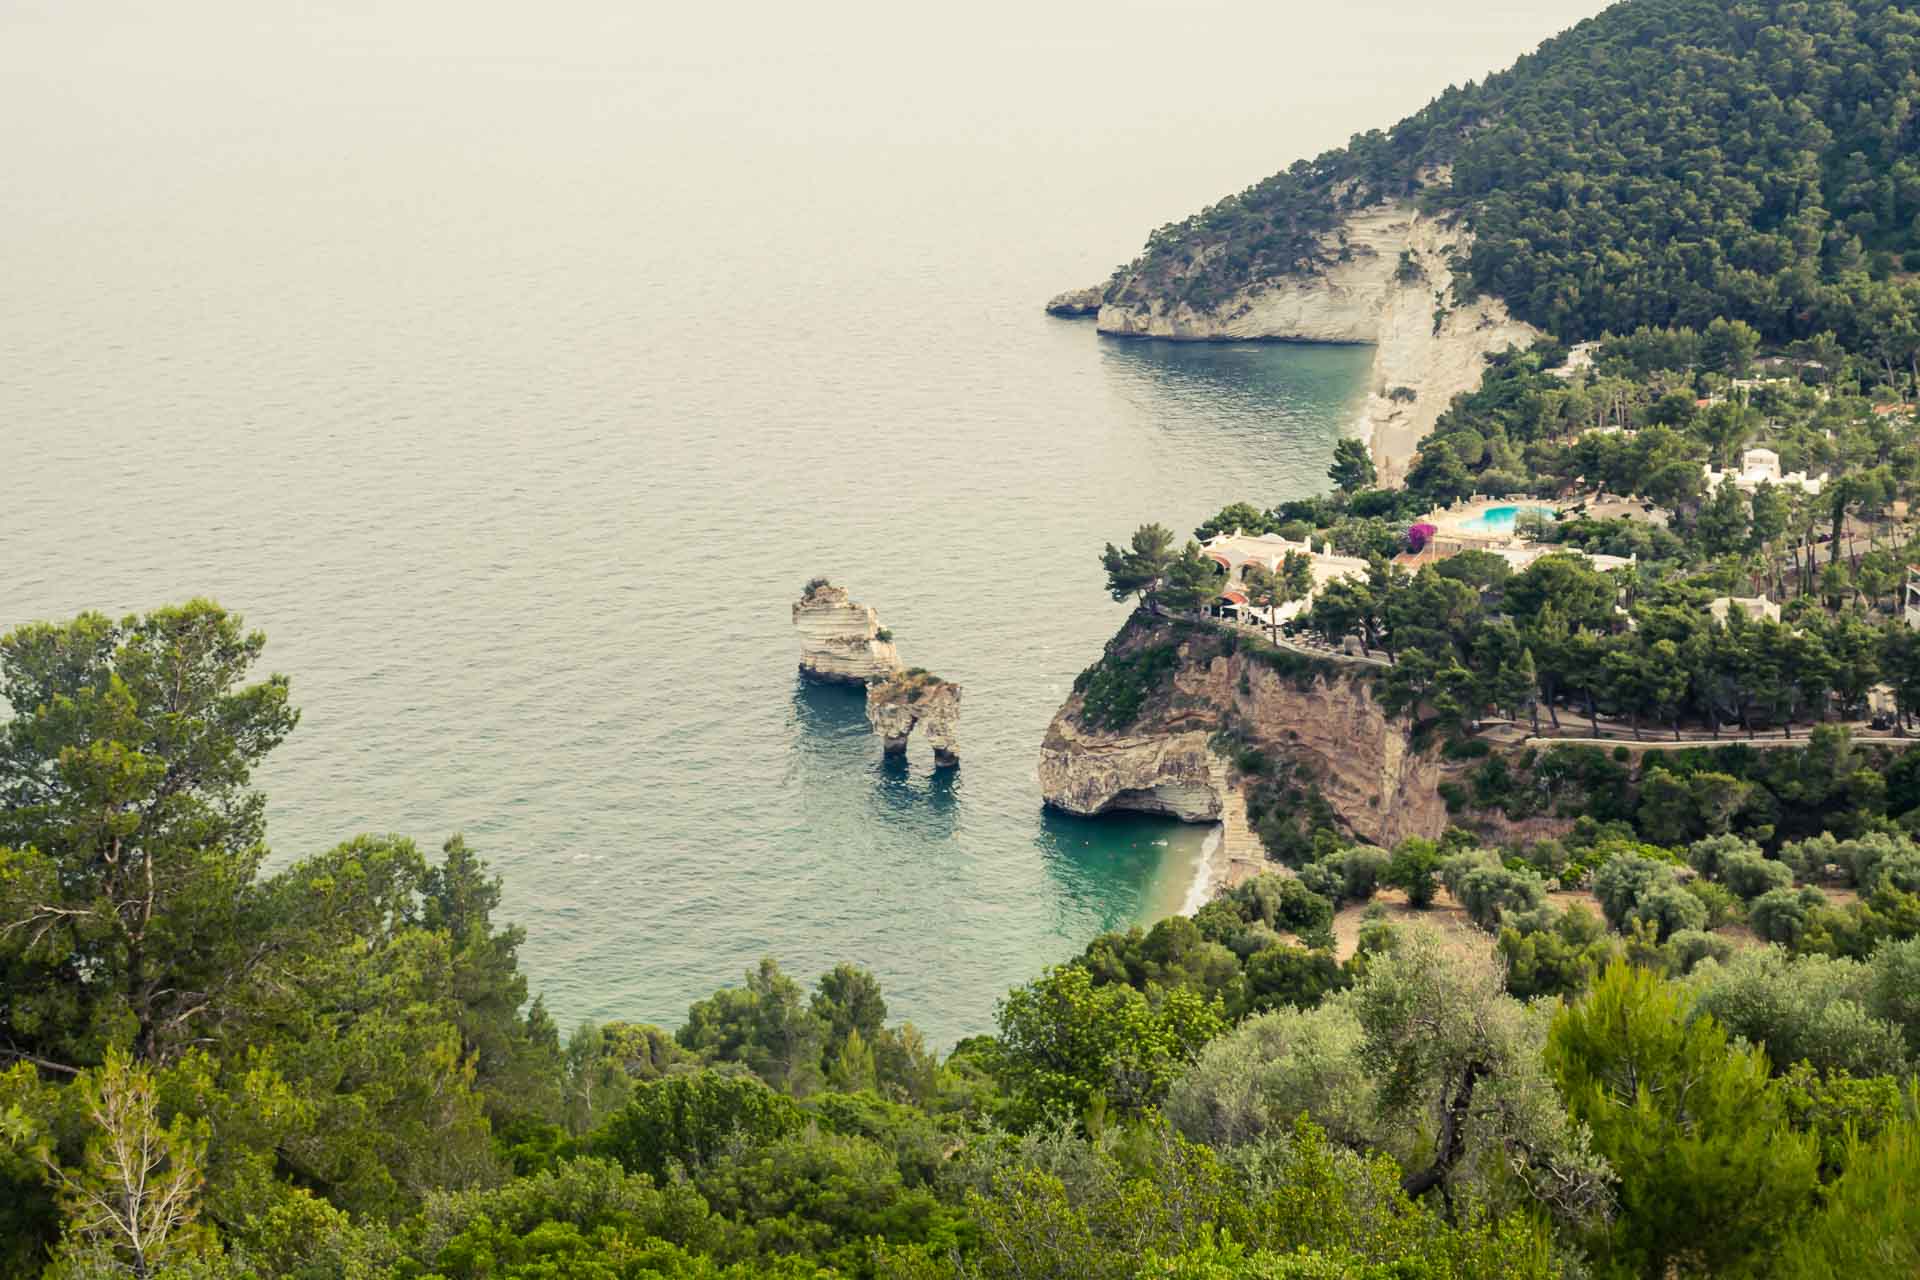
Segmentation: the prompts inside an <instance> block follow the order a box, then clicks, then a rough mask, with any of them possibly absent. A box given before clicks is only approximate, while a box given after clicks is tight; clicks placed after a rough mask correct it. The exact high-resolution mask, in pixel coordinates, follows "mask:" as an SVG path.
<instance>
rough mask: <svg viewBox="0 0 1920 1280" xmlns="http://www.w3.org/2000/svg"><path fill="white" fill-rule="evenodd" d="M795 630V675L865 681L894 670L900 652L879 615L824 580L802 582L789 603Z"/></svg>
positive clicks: (843, 681) (831, 680) (830, 680)
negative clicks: (803, 585)
mask: <svg viewBox="0 0 1920 1280" xmlns="http://www.w3.org/2000/svg"><path fill="white" fill-rule="evenodd" d="M793 625H794V627H795V628H797V629H798V630H799V632H800V674H801V675H803V676H806V677H807V678H809V679H812V680H821V681H825V682H827V683H830V684H866V683H868V682H869V681H872V680H885V679H887V678H888V677H890V676H892V675H893V674H894V673H895V672H897V671H898V670H900V655H899V653H898V651H896V650H895V649H894V647H893V640H892V638H891V637H890V636H888V635H886V633H885V631H884V629H883V628H882V627H881V626H880V619H879V616H878V615H877V614H875V613H874V611H873V610H872V609H871V608H869V607H868V606H866V605H863V604H855V603H854V602H853V601H852V600H849V599H848V598H847V592H846V589H845V588H844V587H836V586H834V585H833V584H832V583H830V582H828V581H827V580H826V579H824V578H816V579H814V580H813V581H812V582H810V583H808V584H807V589H806V593H805V594H804V595H802V596H801V597H800V599H799V600H798V601H796V602H795V603H794V606H793Z"/></svg>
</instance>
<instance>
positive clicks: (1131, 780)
mask: <svg viewBox="0 0 1920 1280" xmlns="http://www.w3.org/2000/svg"><path fill="white" fill-rule="evenodd" d="M1074 709H1076V708H1075V706H1074V703H1072V702H1069V703H1068V704H1067V707H1066V708H1063V709H1062V710H1061V713H1060V714H1059V715H1057V716H1055V717H1054V719H1053V723H1052V725H1050V726H1048V728H1047V738H1046V743H1045V745H1044V746H1042V747H1041V750H1040V795H1041V798H1042V799H1044V800H1045V801H1046V802H1047V803H1048V804H1050V805H1052V806H1053V807H1054V808H1056V809H1064V810H1066V811H1067V812H1068V813H1077V814H1080V815H1081V816H1083V817H1091V816H1093V815H1094V814H1099V813H1106V812H1108V811H1109V810H1114V809H1133V810H1139V811H1141V812H1145V813H1163V814H1166V815H1167V816H1168V817H1170V818H1179V819H1180V820H1181V821H1183V822H1217V821H1219V819H1220V805H1221V796H1220V794H1219V793H1218V792H1216V791H1215V790H1214V787H1213V780H1212V776H1211V770H1210V768H1209V766H1208V760H1207V738H1208V737H1209V734H1207V733H1206V732H1205V731H1195V732H1190V733H1152V732H1148V733H1128V734H1124V735H1119V736H1114V735H1109V734H1103V733H1100V732H1097V731H1092V730H1085V729H1082V728H1081V727H1080V726H1079V725H1078V724H1077V723H1076V722H1075V720H1074V718H1073V716H1072V715H1071V714H1070V712H1071V711H1072V710H1074Z"/></svg>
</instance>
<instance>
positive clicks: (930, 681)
mask: <svg viewBox="0 0 1920 1280" xmlns="http://www.w3.org/2000/svg"><path fill="white" fill-rule="evenodd" d="M867 723H868V724H871V725H872V726H873V731H874V732H875V733H877V734H879V735H880V741H881V746H882V749H884V750H885V751H886V753H887V754H888V755H900V754H903V753H904V752H905V751H906V749H907V739H908V738H909V737H910V736H912V734H913V730H914V727H915V726H916V725H917V726H920V727H922V728H924V729H925V730H926V733H927V742H928V743H929V744H930V745H931V746H932V747H933V763H934V764H935V765H936V766H937V767H940V768H947V767H950V766H953V765H957V764H959V763H960V686H959V685H957V684H953V683H951V682H950V681H946V680H942V679H941V678H940V677H938V676H936V675H931V674H929V673H927V672H925V671H921V670H918V669H915V670H912V671H906V672H902V673H901V674H899V675H896V676H894V677H892V678H891V679H887V680H882V681H878V682H876V683H874V684H870V685H868V686H867Z"/></svg>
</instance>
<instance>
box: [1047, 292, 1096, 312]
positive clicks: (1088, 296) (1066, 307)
mask: <svg viewBox="0 0 1920 1280" xmlns="http://www.w3.org/2000/svg"><path fill="white" fill-rule="evenodd" d="M1106 295H1107V286H1105V285H1103V284H1096V285H1089V286H1087V287H1086V288H1085V289H1069V290H1067V291H1066V292H1065V293H1060V294H1055V295H1054V296H1053V297H1052V298H1050V299H1048V301H1047V314H1048V315H1050V316H1091V315H1098V314H1099V313H1100V304H1101V302H1102V301H1104V300H1105V298H1106Z"/></svg>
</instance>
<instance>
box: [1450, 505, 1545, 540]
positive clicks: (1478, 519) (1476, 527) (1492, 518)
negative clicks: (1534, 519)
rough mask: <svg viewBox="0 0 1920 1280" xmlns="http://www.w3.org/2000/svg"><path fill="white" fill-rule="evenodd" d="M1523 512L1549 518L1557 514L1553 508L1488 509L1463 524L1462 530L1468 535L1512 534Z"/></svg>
mask: <svg viewBox="0 0 1920 1280" xmlns="http://www.w3.org/2000/svg"><path fill="white" fill-rule="evenodd" d="M1522 512H1525V513H1526V514H1528V515H1537V516H1546V517H1549V518H1551V517H1552V516H1554V515H1555V514H1557V513H1556V512H1555V511H1554V509H1553V508H1552V507H1519V506H1513V507H1488V508H1487V509H1486V510H1485V511H1482V512H1481V513H1480V514H1479V515H1477V516H1475V517H1474V518H1473V519H1471V520H1467V521H1464V522H1462V524H1461V525H1460V528H1461V529H1462V530H1464V531H1465V532H1467V533H1512V532H1513V526H1514V524H1515V522H1516V521H1518V520H1519V519H1520V514H1521V513H1522Z"/></svg>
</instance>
